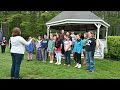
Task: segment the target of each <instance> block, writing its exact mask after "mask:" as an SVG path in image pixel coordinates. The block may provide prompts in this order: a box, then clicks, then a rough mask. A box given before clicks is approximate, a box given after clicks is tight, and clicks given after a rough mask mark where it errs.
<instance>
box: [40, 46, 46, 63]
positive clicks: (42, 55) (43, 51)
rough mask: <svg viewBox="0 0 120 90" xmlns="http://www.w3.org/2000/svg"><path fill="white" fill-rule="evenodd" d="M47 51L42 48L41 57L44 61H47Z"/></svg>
mask: <svg viewBox="0 0 120 90" xmlns="http://www.w3.org/2000/svg"><path fill="white" fill-rule="evenodd" d="M44 55H45V50H44V48H41V57H42V60H43V61H44V60H45V58H44V57H45V56H44Z"/></svg>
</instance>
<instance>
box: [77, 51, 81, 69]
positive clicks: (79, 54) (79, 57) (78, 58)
mask: <svg viewBox="0 0 120 90" xmlns="http://www.w3.org/2000/svg"><path fill="white" fill-rule="evenodd" d="M77 60H78V68H81V53H77Z"/></svg>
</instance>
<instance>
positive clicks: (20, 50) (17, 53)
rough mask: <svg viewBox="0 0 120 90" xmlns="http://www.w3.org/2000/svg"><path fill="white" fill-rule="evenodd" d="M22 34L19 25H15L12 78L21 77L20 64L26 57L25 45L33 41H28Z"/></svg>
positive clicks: (12, 39) (12, 38)
mask: <svg viewBox="0 0 120 90" xmlns="http://www.w3.org/2000/svg"><path fill="white" fill-rule="evenodd" d="M20 35H21V30H20V28H18V27H15V28H14V29H13V30H12V37H11V38H10V41H11V50H10V52H11V56H12V67H11V79H20V77H19V71H20V65H21V62H22V60H23V58H24V52H25V45H29V44H30V43H31V41H32V39H30V41H28V42H27V41H26V40H25V39H24V38H23V37H21V36H20Z"/></svg>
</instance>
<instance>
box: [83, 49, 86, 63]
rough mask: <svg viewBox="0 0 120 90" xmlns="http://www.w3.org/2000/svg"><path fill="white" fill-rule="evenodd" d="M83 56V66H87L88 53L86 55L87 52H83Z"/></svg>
mask: <svg viewBox="0 0 120 90" xmlns="http://www.w3.org/2000/svg"><path fill="white" fill-rule="evenodd" d="M83 55H84V60H83V65H85V64H86V53H85V51H83Z"/></svg>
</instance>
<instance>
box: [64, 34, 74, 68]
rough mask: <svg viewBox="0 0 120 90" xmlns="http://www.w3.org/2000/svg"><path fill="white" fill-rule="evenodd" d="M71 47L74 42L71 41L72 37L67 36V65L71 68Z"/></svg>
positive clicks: (65, 46) (65, 47) (65, 48)
mask: <svg viewBox="0 0 120 90" xmlns="http://www.w3.org/2000/svg"><path fill="white" fill-rule="evenodd" d="M71 45H72V41H71V40H70V36H66V40H65V41H64V50H65V64H64V65H68V66H70V64H71V62H70V54H71Z"/></svg>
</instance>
